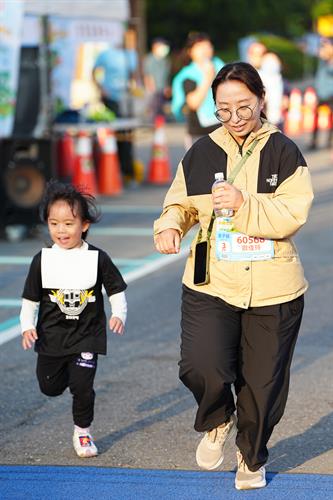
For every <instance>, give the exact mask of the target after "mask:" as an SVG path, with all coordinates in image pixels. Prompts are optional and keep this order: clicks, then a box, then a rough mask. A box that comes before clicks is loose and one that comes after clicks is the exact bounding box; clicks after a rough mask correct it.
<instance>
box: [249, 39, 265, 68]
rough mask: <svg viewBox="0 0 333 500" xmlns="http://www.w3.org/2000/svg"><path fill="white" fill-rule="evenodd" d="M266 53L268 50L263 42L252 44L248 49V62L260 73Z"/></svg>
mask: <svg viewBox="0 0 333 500" xmlns="http://www.w3.org/2000/svg"><path fill="white" fill-rule="evenodd" d="M266 52H267V48H266V46H265V45H264V44H263V43H262V42H257V41H255V42H252V43H251V44H250V45H249V47H248V49H247V57H246V62H248V63H249V64H251V65H252V66H253V67H254V68H255V69H256V70H257V71H258V70H259V69H260V68H261V63H262V58H263V56H264V54H265V53H266Z"/></svg>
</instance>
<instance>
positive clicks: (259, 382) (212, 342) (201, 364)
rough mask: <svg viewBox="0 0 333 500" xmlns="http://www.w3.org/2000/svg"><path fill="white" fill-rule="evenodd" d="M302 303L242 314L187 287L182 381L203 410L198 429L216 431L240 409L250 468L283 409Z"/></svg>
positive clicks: (242, 445) (260, 460) (262, 455)
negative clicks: (214, 429)
mask: <svg viewBox="0 0 333 500" xmlns="http://www.w3.org/2000/svg"><path fill="white" fill-rule="evenodd" d="M303 306H304V298H303V296H301V297H299V298H297V299H295V300H292V301H290V302H286V303H283V304H277V305H273V306H266V307H252V308H249V309H247V310H244V309H241V308H238V307H234V306H231V305H229V304H227V303H226V302H224V301H223V300H222V299H220V298H218V297H213V296H210V295H207V294H204V293H200V292H196V291H194V290H191V289H189V288H187V287H186V286H183V300H182V321H181V326H182V338H181V361H180V362H179V366H180V373H179V376H180V379H181V380H182V382H183V383H184V384H185V385H186V386H187V387H188V388H189V389H190V391H191V392H192V393H193V395H194V397H195V399H196V401H197V403H198V405H199V407H198V411H197V415H196V419H195V425H194V428H195V430H197V431H199V432H203V431H208V430H211V429H213V428H215V427H217V426H218V425H220V424H222V423H224V422H226V421H227V420H228V419H229V417H230V415H232V414H233V413H234V411H235V410H236V408H237V418H238V424H237V427H238V434H237V438H236V444H237V446H238V448H239V449H240V451H241V452H242V454H243V456H244V459H245V462H246V464H247V465H248V467H249V468H250V470H252V471H255V470H257V469H259V467H260V466H261V465H263V464H264V463H265V462H266V461H267V458H268V451H267V446H266V445H267V443H268V440H269V438H270V436H271V434H272V431H273V428H274V426H275V425H276V424H277V423H278V422H279V420H280V419H281V417H282V415H283V412H284V409H285V405H286V401H287V396H288V389H289V377H290V364H291V360H292V355H293V351H294V347H295V343H296V339H297V335H298V331H299V328H300V324H301V319H302V313H303ZM232 384H234V387H235V391H236V395H237V401H236V406H235V402H234V397H233V393H232V390H231V386H232Z"/></svg>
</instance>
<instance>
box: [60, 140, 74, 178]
mask: <svg viewBox="0 0 333 500" xmlns="http://www.w3.org/2000/svg"><path fill="white" fill-rule="evenodd" d="M57 167H58V168H57V173H58V175H59V177H60V178H61V179H64V180H67V181H71V180H72V178H73V175H74V168H75V145H74V138H73V136H72V135H71V134H70V133H69V132H65V133H64V134H63V135H62V136H61V137H60V138H59V140H58V143H57Z"/></svg>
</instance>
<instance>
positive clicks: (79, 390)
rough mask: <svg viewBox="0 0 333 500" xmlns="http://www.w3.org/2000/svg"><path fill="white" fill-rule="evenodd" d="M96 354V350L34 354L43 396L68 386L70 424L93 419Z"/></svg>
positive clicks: (60, 390)
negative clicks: (70, 400)
mask: <svg viewBox="0 0 333 500" xmlns="http://www.w3.org/2000/svg"><path fill="white" fill-rule="evenodd" d="M91 356H93V357H92V359H89V358H91ZM97 357H98V356H97V354H94V355H92V354H90V353H81V354H72V355H69V356H62V357H53V356H45V355H43V354H38V358H37V368H36V373H37V379H38V382H39V387H40V390H41V391H42V393H43V394H46V395H47V396H59V395H60V394H62V393H63V392H64V390H65V389H67V387H69V390H70V392H71V393H72V395H73V420H74V424H75V425H78V426H79V427H82V428H86V427H89V425H90V424H91V422H92V421H93V419H94V401H95V391H94V389H93V386H94V379H95V374H96V368H97Z"/></svg>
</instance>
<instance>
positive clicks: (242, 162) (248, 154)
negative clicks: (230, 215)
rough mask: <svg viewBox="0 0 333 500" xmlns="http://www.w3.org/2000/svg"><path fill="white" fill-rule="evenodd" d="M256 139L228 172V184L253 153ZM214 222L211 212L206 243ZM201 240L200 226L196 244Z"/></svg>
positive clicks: (233, 179)
mask: <svg viewBox="0 0 333 500" xmlns="http://www.w3.org/2000/svg"><path fill="white" fill-rule="evenodd" d="M258 142H259V141H258V139H256V140H255V141H253V143H252V144H251V147H250V148H249V149H248V150H247V151H246V153H245V155H244V156H243V157H242V159H241V160H240V161H239V162H238V163H237V165H236V166H235V168H234V169H233V171H232V172H230V175H229V177H228V178H227V182H228V184H233V183H234V181H235V179H236V177H237V175H238V174H239V172H240V171H241V169H242V167H243V166H244V164H245V162H246V161H247V160H248V158H249V157H250V156H251V155H252V153H253V150H254V148H255V147H256V145H257V144H258ZM214 220H215V212H214V210H213V212H212V215H211V218H210V222H209V226H208V229H207V241H209V240H210V237H211V235H212V230H213V224H214ZM201 239H202V227H201V226H200V229H199V233H198V239H197V243H200V241H201Z"/></svg>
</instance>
